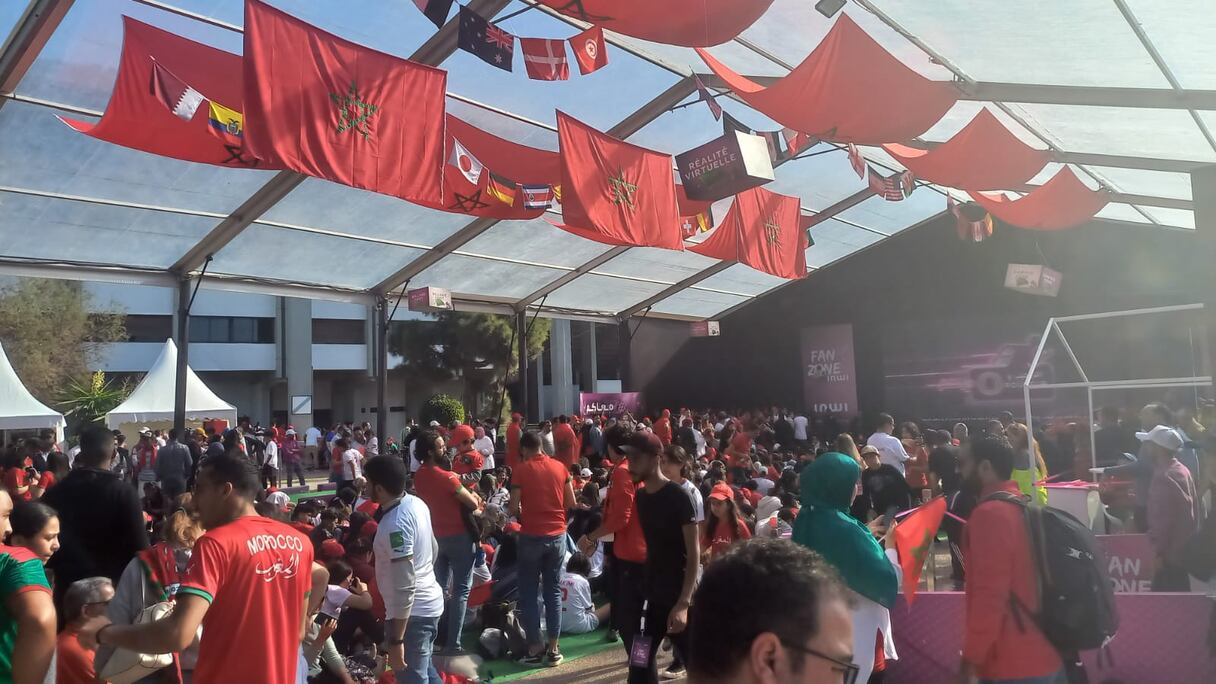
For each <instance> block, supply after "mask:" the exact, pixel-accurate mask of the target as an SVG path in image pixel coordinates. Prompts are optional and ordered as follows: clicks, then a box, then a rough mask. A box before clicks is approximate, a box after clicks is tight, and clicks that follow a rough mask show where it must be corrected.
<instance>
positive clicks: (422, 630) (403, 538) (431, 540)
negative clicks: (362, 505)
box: [365, 456, 443, 684]
mask: <svg viewBox="0 0 1216 684" xmlns="http://www.w3.org/2000/svg"><path fill="white" fill-rule="evenodd" d="M365 474H366V477H367V489H368V492H369V493H370V495H371V497H372V498H373V499H374V500H375V501H376V502H377V503H379V504H380V510H381V518H380V526H379V528H378V529H377V530H376V536H375V538H374V540H373V541H372V553H373V555H374V556H375V559H376V584H377V585H378V586H379V587H380V595H381V596H382V597H383V598H384V614H385V630H384V631H385V637H384V648H385V650H387V651H388V664H389V666H390V667H392V668H393V672H394V673H396V677H397V684H405V683H406V682H428V681H430V682H437V681H439V673H438V672H437V671H436V670H435V666H434V665H433V664H432V663H431V652H432V651H433V649H434V645H435V635H436V634H437V633H438V631H439V617H440V616H441V615H443V588H442V587H440V586H439V582H437V581H436V580H435V565H434V563H435V548H436V543H435V537H434V534H433V533H432V531H431V512H430V509H428V508H427V507H426V504H425V503H423V502H422V499H419V498H418V497H416V496H412V495H410V494H407V493H406V492H405V478H406V471H405V464H404V463H402V462H401V459H399V458H394V457H392V456H376V457H375V458H372V459H370V460H369V461H368V462H367V467H366V469H365Z"/></svg>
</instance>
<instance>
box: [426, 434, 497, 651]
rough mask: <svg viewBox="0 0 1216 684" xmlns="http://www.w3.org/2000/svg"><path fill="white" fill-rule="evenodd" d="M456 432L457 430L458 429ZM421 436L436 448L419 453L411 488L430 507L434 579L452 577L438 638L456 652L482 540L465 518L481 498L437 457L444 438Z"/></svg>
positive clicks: (442, 581) (443, 580)
mask: <svg viewBox="0 0 1216 684" xmlns="http://www.w3.org/2000/svg"><path fill="white" fill-rule="evenodd" d="M461 427H462V428H464V427H468V426H465V425H462V426H461ZM455 432H460V428H457V429H456V431H455ZM470 432H472V431H471V430H470ZM420 439H422V443H423V444H435V445H437V447H436V448H432V449H424V450H423V451H420V452H419V453H420V454H422V459H421V460H422V465H421V466H420V467H419V468H418V472H417V473H414V489H415V490H416V491H417V492H418V498H420V499H422V502H423V503H425V504H426V505H427V508H429V509H431V530H432V531H433V532H434V534H435V542H436V543H437V544H438V545H439V553H438V554H436V556H435V580H436V581H437V582H439V586H441V587H447V586H448V578H449V575H450V576H451V579H452V591H451V594H450V596H449V597H448V600H447V604H446V605H445V606H444V612H445V613H446V614H447V634H446V635H439V637H438V641H439V642H441V643H443V644H445V645H446V651H447V653H448V654H450V655H459V654H460V653H461V652H462V650H461V646H460V633H461V631H462V630H463V629H464V614H465V608H466V607H467V606H468V604H469V589H470V588H472V586H473V559H474V557H475V556H476V553H477V542H479V541H481V540H480V539H474V538H473V537H472V536H470V534H469V530H468V527H467V526H466V525H465V518H466V516H467V515H469V514H470V513H472V512H473V511H476V510H477V509H478V508H480V507H481V500H480V499H479V498H478V497H477V495H476V494H474V493H472V492H470V491H469V490H468V489H466V488H465V486H464V485H463V484H461V482H460V477H459V476H457V475H456V473H454V472H452V471H450V470H447V469H445V468H444V467H443V465H444V464H443V463H440V462H439V460H438V459H437V458H436V454H440V453H443V446H442V444H443V438H442V437H440V436H439V435H437V434H434V433H432V432H425V433H423V435H422V437H421V438H420ZM473 453H477V452H473ZM477 455H478V456H480V455H481V454H477ZM458 458H459V457H458Z"/></svg>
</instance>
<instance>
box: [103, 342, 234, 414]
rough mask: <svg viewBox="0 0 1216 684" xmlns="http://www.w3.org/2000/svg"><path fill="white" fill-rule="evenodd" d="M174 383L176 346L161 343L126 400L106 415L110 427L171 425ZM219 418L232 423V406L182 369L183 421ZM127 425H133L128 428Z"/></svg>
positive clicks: (192, 372) (171, 343)
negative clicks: (184, 418) (184, 375)
mask: <svg viewBox="0 0 1216 684" xmlns="http://www.w3.org/2000/svg"><path fill="white" fill-rule="evenodd" d="M176 381H177V345H175V344H174V343H173V340H165V346H164V348H163V349H161V352H160V356H158V357H156V362H155V363H153V364H152V367H151V368H150V369H148V374H147V375H145V376H144V379H143V380H141V381H140V383H139V385H138V386H137V387H136V388H135V390H134V391H133V392H131V396H129V397H127V400H126V401H124V402H123V403H121V404H119V405H118V406H117V407H115V408H114V410H113V411H110V412H109V413H107V414H106V425H107V426H108V427H110V428H112V429H113V428H117V429H120V430H123V431H124V432H126V431H128V430H129V431H131V432H134V431H135V430H137V429H138V428H139V427H142V426H148V427H151V428H153V429H156V428H167V427H172V425H173V398H174V389H175V386H176ZM210 419H221V420H226V421H228V423H229V424H234V423H236V407H234V406H233V405H232V404H229V403H228V402H226V401H224V400H223V399H220V398H219V397H218V396H216V394H215V392H212V391H211V389H210V388H209V387H207V385H206V384H205V383H204V382H203V381H202V380H200V379H199V377H198V376H197V375H195V374H194V369H192V368H190V367H188V366H187V367H186V421H187V422H194V423H198V422H201V421H204V420H210ZM127 426H134V428H130V427H127Z"/></svg>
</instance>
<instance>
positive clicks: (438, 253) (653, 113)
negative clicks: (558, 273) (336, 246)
mask: <svg viewBox="0 0 1216 684" xmlns="http://www.w3.org/2000/svg"><path fill="white" fill-rule="evenodd" d="M695 90H696V86H695V84H694V83H693V81H692V79H691V78H681V79H680V80H679V81H677V82H676V83H675V84H674V85H672V86H671V87H670V88H668V89H667V90H665V91H663V92H662V93H660V94H659V95H658V96H657V97H655V98H654V99H653V100H651V101H649V102H647V103H646V104H644V105H642V106H641V107H640V108H639V109H637V110H636V111H635V112H633V113H632V114H630V115H629V116H627V117H625V118H624V119H623V120H622V121H621V122H620V123H618V124H617V125H615V126H613V127H612V128H610V129H608V131H607V133H608V135H611V136H613V137H615V138H620V139H625V138H628V137H629V136H631V135H633V134H634V133H636V132H637V131H639V130H641V129H642V127H644V126H645V125H646V124H648V123H650V122H651V121H654V120H655V119H657V118H658V117H659V116H660V115H662V114H663V113H664V112H666V111H667V110H668V108H670V107H671V106H672V105H675V104H677V103H679V102H680V100H683V99H684V98H686V97H688V96H689V95H691V94H692V93H693V91H695ZM496 223H498V220H497V219H486V218H479V219H476V220H474V221H473V222H472V223H469V224H468V225H467V226H465V227H464V228H461V229H460V230H458V231H456V232H455V233H453V234H451V235H449V236H448V237H447V239H445V240H443V241H442V242H440V243H439V244H438V245H435V246H434V247H433V248H431V249H430V250H428V251H427V252H426V253H425V254H423V255H422V256H420V257H418V258H417V259H414V260H413V261H411V262H410V263H408V264H406V265H405V266H404V267H402V268H401V269H400V270H398V271H397V272H396V273H394V274H393V275H391V276H389V277H388V278H385V279H384V280H383V281H381V282H380V284H378V285H376V287H374V288H372V289H373V291H375V292H379V293H384V294H387V293H390V292H392V291H393V290H395V289H397V288H399V287H401V285H402V284H404V283H405V282H406V281H408V280H410V279H411V278H413V277H414V276H416V275H418V274H419V273H422V272H423V271H425V270H426V269H428V268H430V267H431V266H433V265H435V264H436V263H438V262H439V260H440V259H442V258H444V257H445V256H447V255H449V254H451V253H452V252H454V251H456V250H458V249H460V248H461V247H463V246H464V245H465V244H467V243H468V242H469V241H471V240H473V239H474V238H476V237H477V236H479V235H481V234H482V233H484V232H486V231H487V230H489V229H490V228H491V227H493V226H494V225H495V224H496ZM617 249H622V250H623V249H627V248H617ZM612 251H614V250H609V252H612ZM584 265H585V264H584ZM580 268H581V267H580ZM593 268H594V267H593ZM577 271H578V269H575V271H574V272H577ZM572 273H573V272H572ZM567 277H569V274H567V275H565V276H562V277H561V278H558V281H561V280H563V279H565V278H567ZM558 281H555V282H558ZM554 289H556V288H554ZM550 291H551V290H550ZM543 296H544V293H542V294H541V295H539V296H536V297H534V298H532V297H528V298H525V299H523V300H520V302H518V303H517V304H516V306H517V308H523V307H524V306H527V305H528V304H531V303H532V302H534V301H536V300H537V299H540V298H541V297H543Z"/></svg>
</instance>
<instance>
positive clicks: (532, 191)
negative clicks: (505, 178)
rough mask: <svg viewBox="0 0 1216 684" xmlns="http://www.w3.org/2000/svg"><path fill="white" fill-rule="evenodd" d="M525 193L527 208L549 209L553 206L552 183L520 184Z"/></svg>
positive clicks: (525, 205) (525, 206)
mask: <svg viewBox="0 0 1216 684" xmlns="http://www.w3.org/2000/svg"><path fill="white" fill-rule="evenodd" d="M519 189H520V190H521V191H522V192H523V193H524V208H525V209H548V208H549V207H551V206H553V186H550V185H520V186H519Z"/></svg>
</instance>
